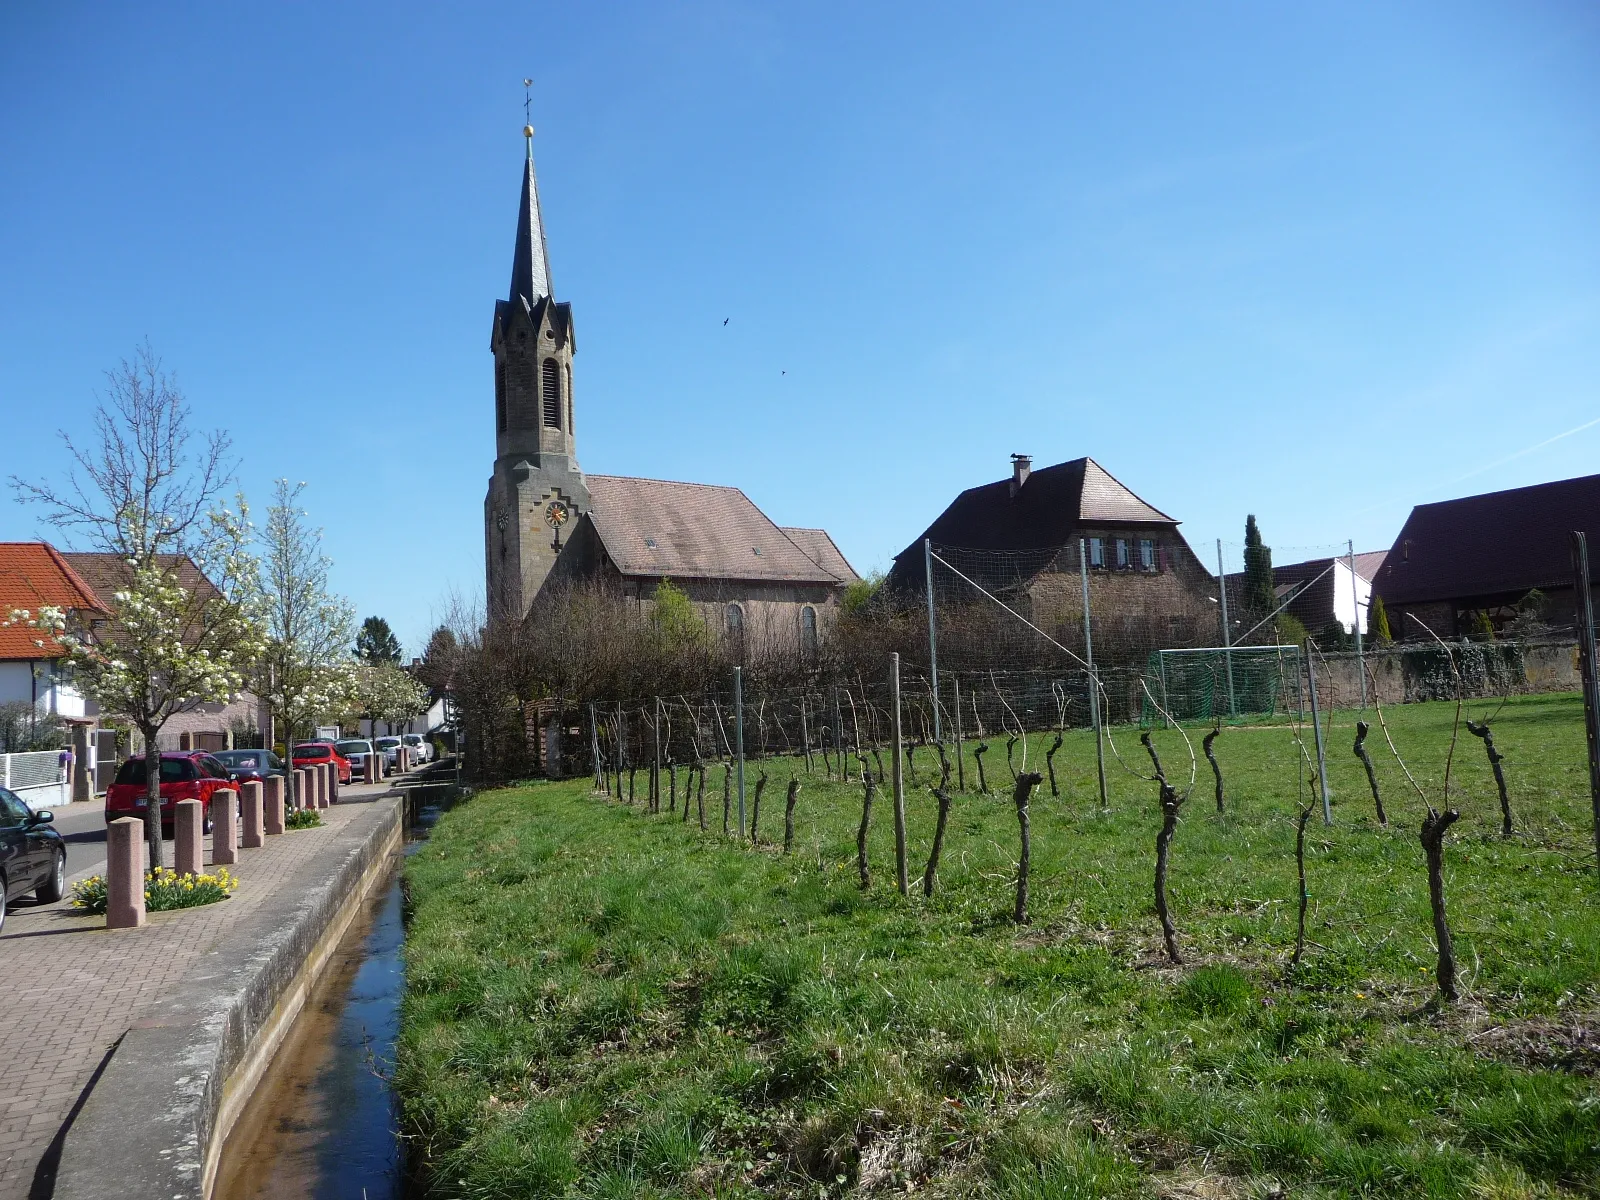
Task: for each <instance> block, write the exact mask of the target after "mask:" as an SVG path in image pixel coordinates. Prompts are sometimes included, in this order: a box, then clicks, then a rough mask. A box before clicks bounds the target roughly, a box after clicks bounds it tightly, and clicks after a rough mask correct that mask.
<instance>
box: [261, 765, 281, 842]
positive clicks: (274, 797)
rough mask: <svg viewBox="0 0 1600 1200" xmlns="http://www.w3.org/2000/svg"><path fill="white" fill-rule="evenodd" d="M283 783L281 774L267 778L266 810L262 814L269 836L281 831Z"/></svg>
mask: <svg viewBox="0 0 1600 1200" xmlns="http://www.w3.org/2000/svg"><path fill="white" fill-rule="evenodd" d="M283 783H284V780H283V776H282V775H271V776H268V778H267V798H266V801H265V807H266V811H265V813H264V814H263V815H264V817H265V824H266V827H267V835H268V836H269V837H271V836H272V835H274V834H279V833H282V832H283Z"/></svg>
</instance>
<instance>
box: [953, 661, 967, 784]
mask: <svg viewBox="0 0 1600 1200" xmlns="http://www.w3.org/2000/svg"><path fill="white" fill-rule="evenodd" d="M950 683H951V687H952V688H953V689H954V692H955V701H956V791H958V792H964V791H966V790H967V769H966V767H965V766H963V765H962V762H961V743H962V742H963V741H965V740H966V739H965V738H963V737H962V736H961V676H959V675H955V676H952V677H951V681H950Z"/></svg>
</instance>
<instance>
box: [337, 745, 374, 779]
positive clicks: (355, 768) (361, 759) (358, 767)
mask: <svg viewBox="0 0 1600 1200" xmlns="http://www.w3.org/2000/svg"><path fill="white" fill-rule="evenodd" d="M334 746H335V747H336V748H337V749H338V751H339V753H340V754H342V755H344V756H345V757H346V758H348V759H349V760H350V777H351V779H352V780H354V779H355V777H356V776H365V774H366V769H367V755H369V754H371V753H372V743H371V742H369V741H367V739H366V738H346V739H345V740H344V741H342V742H335V743H334Z"/></svg>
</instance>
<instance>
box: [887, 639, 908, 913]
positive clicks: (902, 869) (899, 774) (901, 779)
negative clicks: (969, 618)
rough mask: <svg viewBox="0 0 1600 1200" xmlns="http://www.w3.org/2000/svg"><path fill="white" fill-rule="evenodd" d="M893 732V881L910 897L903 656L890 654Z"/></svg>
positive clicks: (891, 722)
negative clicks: (902, 731)
mask: <svg viewBox="0 0 1600 1200" xmlns="http://www.w3.org/2000/svg"><path fill="white" fill-rule="evenodd" d="M889 705H890V710H891V713H892V717H891V720H890V729H891V730H892V731H893V734H894V770H893V771H892V772H891V777H892V778H893V780H894V878H895V883H896V884H897V885H899V888H900V894H901V895H902V896H905V895H909V894H910V892H909V889H908V887H907V884H906V781H905V764H904V751H903V750H902V749H901V745H900V743H901V734H900V653H899V651H896V652H894V653H893V654H891V655H889Z"/></svg>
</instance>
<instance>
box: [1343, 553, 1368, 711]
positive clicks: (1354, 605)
mask: <svg viewBox="0 0 1600 1200" xmlns="http://www.w3.org/2000/svg"><path fill="white" fill-rule="evenodd" d="M1345 547H1346V549H1347V550H1349V552H1350V614H1351V616H1350V619H1351V620H1352V621H1354V622H1355V627H1356V674H1357V675H1359V676H1360V677H1361V707H1362V708H1366V707H1367V654H1366V651H1365V650H1364V649H1363V648H1362V645H1361V592H1360V591H1359V590H1358V589H1357V587H1356V543H1355V539H1354V538H1351V539H1350V540H1349V541H1347V542H1346V543H1345Z"/></svg>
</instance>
